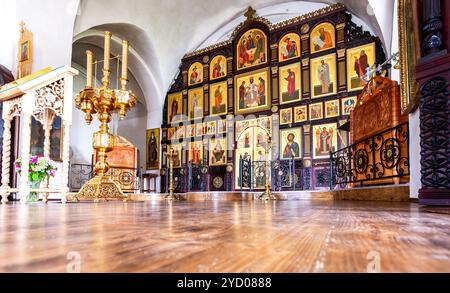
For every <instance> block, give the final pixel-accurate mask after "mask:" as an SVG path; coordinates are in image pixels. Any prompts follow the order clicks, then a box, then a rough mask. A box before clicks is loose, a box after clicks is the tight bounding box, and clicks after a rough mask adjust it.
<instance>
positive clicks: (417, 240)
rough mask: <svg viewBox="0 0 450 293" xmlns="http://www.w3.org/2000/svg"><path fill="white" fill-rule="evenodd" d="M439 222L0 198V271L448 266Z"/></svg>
mask: <svg viewBox="0 0 450 293" xmlns="http://www.w3.org/2000/svg"><path fill="white" fill-rule="evenodd" d="M449 227H450V215H449V213H448V210H438V209H427V208H422V207H420V206H419V205H417V204H414V203H380V202H348V201H336V202H333V201H325V200H322V201H311V200H298V201H277V202H269V203H264V202H259V201H239V202H229V201H225V202H221V201H205V202H174V203H172V204H168V203H166V202H165V201H158V200H155V201H147V202H139V203H138V202H135V203H133V202H132V203H119V202H116V203H97V204H94V203H72V204H67V205H62V204H59V203H50V204H48V205H47V206H46V205H44V204H41V203H38V204H31V205H20V204H8V205H0V272H66V268H67V266H68V263H69V262H70V260H68V257H69V259H70V258H71V257H73V256H74V253H75V255H79V256H80V257H81V259H80V265H81V272H366V271H367V266H368V265H369V263H371V262H373V261H375V259H374V256H375V257H376V255H377V254H378V255H379V256H380V269H381V272H450V229H449ZM72 260H73V259H72ZM369 267H371V265H369Z"/></svg>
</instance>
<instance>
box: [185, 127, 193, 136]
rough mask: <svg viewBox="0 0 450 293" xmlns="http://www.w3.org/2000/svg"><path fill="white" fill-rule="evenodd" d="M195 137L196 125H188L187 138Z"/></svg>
mask: <svg viewBox="0 0 450 293" xmlns="http://www.w3.org/2000/svg"><path fill="white" fill-rule="evenodd" d="M194 136H195V124H188V125H186V137H194Z"/></svg>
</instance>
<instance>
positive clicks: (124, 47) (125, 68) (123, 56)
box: [122, 41, 128, 79]
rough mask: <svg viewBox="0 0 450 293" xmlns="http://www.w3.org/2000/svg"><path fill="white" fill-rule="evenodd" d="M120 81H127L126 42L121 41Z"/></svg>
mask: <svg viewBox="0 0 450 293" xmlns="http://www.w3.org/2000/svg"><path fill="white" fill-rule="evenodd" d="M122 79H128V41H122Z"/></svg>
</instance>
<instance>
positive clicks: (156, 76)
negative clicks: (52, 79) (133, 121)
mask: <svg viewBox="0 0 450 293" xmlns="http://www.w3.org/2000/svg"><path fill="white" fill-rule="evenodd" d="M337 2H341V3H343V4H344V5H346V6H347V8H348V9H349V11H350V12H352V13H353V14H354V15H356V16H358V17H359V18H360V19H361V21H362V22H363V23H365V24H366V25H367V27H368V28H369V29H370V30H371V31H373V32H374V33H375V34H376V35H378V36H380V38H381V39H382V42H383V43H384V44H385V47H386V48H387V49H388V50H387V51H389V48H390V42H391V33H392V17H390V18H389V16H387V15H385V13H387V14H389V13H392V11H393V8H394V7H393V5H394V0H340V1H336V0H315V1H292V0H227V1H205V0H183V1H157V0H128V1H122V0H95V1H93V0H81V2H80V6H79V13H78V16H77V19H76V21H75V27H74V35H75V36H76V37H75V40H80V39H83V38H85V37H87V36H92V35H94V36H95V35H97V37H98V41H96V42H99V41H100V40H101V36H102V30H105V29H108V30H110V31H112V33H113V34H114V35H117V36H118V37H120V38H125V39H128V40H130V42H131V44H132V46H133V49H134V52H133V55H134V57H133V59H134V60H135V61H134V62H133V64H131V61H130V70H131V72H132V73H133V74H134V76H135V77H136V80H137V82H138V83H139V85H140V86H141V87H142V91H143V93H144V95H145V96H146V97H145V99H146V104H147V107H148V111H149V112H150V113H152V112H155V115H156V113H159V116H160V113H161V110H162V105H163V99H164V95H165V92H166V91H167V89H168V88H169V86H170V84H171V82H172V80H173V78H174V77H175V75H176V73H177V71H178V67H179V64H180V60H181V58H182V57H183V55H184V54H185V53H187V52H190V51H194V50H196V49H199V48H200V47H203V46H206V45H208V42H214V41H215V40H220V38H221V37H224V36H226V34H227V32H226V30H224V27H226V26H227V24H229V23H232V22H233V21H238V20H239V19H242V14H243V13H244V11H245V10H246V9H247V7H248V6H250V5H251V6H252V7H253V8H255V9H256V11H257V13H258V14H259V15H260V16H263V17H266V18H268V19H269V20H271V19H273V20H275V21H276V20H277V19H278V20H282V19H286V18H291V17H293V16H296V15H298V13H299V11H304V12H303V13H307V12H310V11H313V10H316V9H317V7H319V6H322V5H328V4H334V3H337ZM373 11H375V13H376V14H374V13H373ZM383 12H385V13H383ZM303 13H301V14H303ZM389 19H390V23H389ZM380 20H381V21H384V22H383V23H381V22H380ZM98 45H99V46H102V45H101V43H99V44H98ZM148 122H149V120H148ZM157 123H158V122H155V123H154V124H155V125H157ZM148 124H149V123H148ZM150 124H153V123H152V122H151V123H150Z"/></svg>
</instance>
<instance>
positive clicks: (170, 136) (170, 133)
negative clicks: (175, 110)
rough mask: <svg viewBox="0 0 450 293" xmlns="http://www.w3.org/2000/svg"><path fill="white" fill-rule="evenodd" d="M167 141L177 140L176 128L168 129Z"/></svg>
mask: <svg viewBox="0 0 450 293" xmlns="http://www.w3.org/2000/svg"><path fill="white" fill-rule="evenodd" d="M167 139H168V140H173V139H176V137H175V127H169V128H168V129H167Z"/></svg>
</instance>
